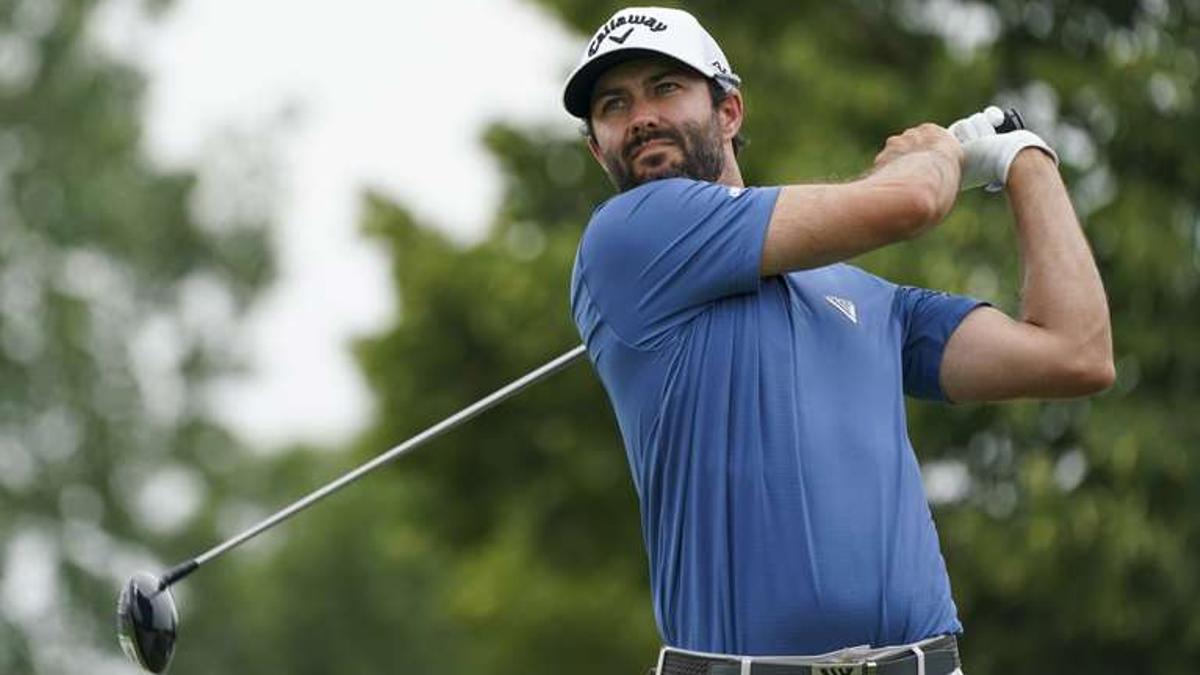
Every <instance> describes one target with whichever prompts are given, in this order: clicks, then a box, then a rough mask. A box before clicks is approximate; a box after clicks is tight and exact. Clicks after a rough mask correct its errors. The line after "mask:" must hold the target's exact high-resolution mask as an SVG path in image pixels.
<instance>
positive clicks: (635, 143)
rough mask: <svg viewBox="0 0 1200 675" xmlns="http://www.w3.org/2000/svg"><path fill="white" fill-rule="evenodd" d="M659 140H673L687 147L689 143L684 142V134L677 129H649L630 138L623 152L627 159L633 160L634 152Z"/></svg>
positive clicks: (682, 146)
mask: <svg viewBox="0 0 1200 675" xmlns="http://www.w3.org/2000/svg"><path fill="white" fill-rule="evenodd" d="M657 140H667V141H671V142H672V143H674V144H675V145H676V146H678V147H680V148H686V147H687V145H686V144H685V143H684V139H683V134H681V133H679V132H678V131H675V130H674V129H657V130H654V131H647V132H645V133H641V134H637V135H636V136H634V137H633V138H631V139H629V142H628V143H626V144H625V150H624V152H623V153H622V154H623V155H624V156H625V159H626V160H631V159H633V156H634V154H636V153H637V151H638V150H640V149H641V148H642V146H643V145H645V144H647V143H649V142H651V141H657Z"/></svg>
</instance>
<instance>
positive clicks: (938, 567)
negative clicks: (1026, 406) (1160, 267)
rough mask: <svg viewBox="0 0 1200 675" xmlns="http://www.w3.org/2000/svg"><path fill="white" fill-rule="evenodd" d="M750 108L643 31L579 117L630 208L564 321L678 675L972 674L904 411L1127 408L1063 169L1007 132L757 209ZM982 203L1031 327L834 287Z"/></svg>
mask: <svg viewBox="0 0 1200 675" xmlns="http://www.w3.org/2000/svg"><path fill="white" fill-rule="evenodd" d="M739 83H740V80H739V78H738V77H737V76H736V75H735V74H734V72H733V70H732V68H731V67H730V66H729V62H728V60H727V59H726V58H725V55H724V54H723V53H722V52H721V49H720V47H719V46H717V43H716V42H715V41H714V40H713V38H712V37H711V36H710V35H709V34H708V33H707V31H705V30H704V28H703V27H701V26H700V24H699V23H698V22H697V21H696V20H695V18H694V17H692V16H691V15H689V14H687V13H686V12H683V11H679V10H670V9H660V8H629V9H625V10H622V11H620V12H617V14H615V15H614V16H613V18H612V19H610V20H609V21H608V22H607V23H605V24H604V25H603V26H602V27H601V28H600V29H599V30H598V31H597V33H596V34H595V36H594V37H593V38H592V39H591V40H590V41H589V43H588V45H587V47H586V49H585V52H584V55H583V57H582V58H581V60H580V64H579V67H578V68H577V69H576V70H575V72H573V73H572V74H571V76H570V78H569V79H568V81H567V83H566V87H565V91H564V97H563V99H564V105H565V107H566V108H567V110H568V112H570V113H571V114H573V115H575V116H576V117H579V118H580V119H582V120H584V122H585V123H586V125H587V142H588V147H589V148H590V150H591V152H592V154H593V156H594V157H595V158H596V161H598V162H599V163H600V165H601V166H602V167H603V168H604V169H605V171H606V172H607V173H608V175H609V176H610V178H611V179H612V181H613V183H614V184H615V185H616V187H617V188H618V190H619V191H620V194H618V195H617V196H616V197H614V198H612V199H610V200H609V201H607V202H605V203H604V204H602V205H601V206H600V207H598V208H597V209H596V211H595V213H594V214H593V216H592V219H591V222H590V223H589V224H588V227H587V229H586V231H585V232H584V235H583V238H582V241H581V242H580V246H579V251H578V255H577V258H576V262H575V269H574V274H573V278H572V285H571V294H572V295H571V303H572V304H571V306H572V312H573V315H574V318H575V321H576V324H577V325H578V328H579V331H580V333H581V335H582V336H583V338H584V340H585V342H586V344H587V347H588V352H589V355H590V357H591V359H592V361H593V363H594V365H595V367H596V369H597V371H598V373H599V374H600V377H601V380H602V381H603V383H604V386H605V388H606V390H607V392H608V395H609V398H610V401H611V403H612V405H613V408H614V410H615V412H616V417H617V421H618V424H619V426H620V430H621V434H622V437H623V440H624V443H625V447H626V451H627V454H628V459H629V464H630V468H631V470H632V474H633V479H634V484H635V486H636V489H637V493H638V496H639V499H640V502H641V514H642V528H643V534H644V537H645V543H646V548H647V553H648V556H649V563H650V581H651V586H652V591H653V600H654V610H655V618H656V620H657V622H658V626H659V629H660V632H661V634H662V637H663V641H664V643H665V644H666V645H667V647H668V649H665V650H664V653H663V655H662V656H660V662H659V670H660V672H664V673H666V672H697V673H705V672H707V673H712V674H714V675H715V674H716V673H754V672H767V671H768V669H770V668H778V667H779V666H778V664H775V665H768V666H763V665H760V664H759V661H758V660H755V659H752V658H749V657H748V656H747V655H775V656H779V655H814V654H821V653H825V652H830V651H834V650H843V651H840V652H838V654H835V655H833V656H824V657H822V659H824V661H830V660H839V661H843V660H845V661H848V662H849V663H852V664H853V663H860V664H865V663H866V662H868V661H870V662H875V663H877V664H879V666H880V667H881V668H884V664H888V665H887V666H886V668H884V669H882V670H878V671H876V672H889V673H908V672H912V673H922V675H924V674H926V673H927V674H928V675H947V674H948V673H951V672H957V668H958V658H957V651H956V649H955V644H954V637H953V636H954V635H956V634H957V633H959V632H961V630H962V626H961V624H960V623H959V621H958V617H957V614H956V609H955V606H954V602H953V600H952V598H951V594H950V584H949V579H948V577H947V574H946V568H945V563H944V562H943V559H942V557H941V553H940V550H939V546H938V540H937V533H936V531H935V529H934V525H933V521H932V518H931V515H930V511H929V508H928V506H927V504H926V502H925V497H924V492H923V489H922V484H921V476H920V471H919V467H918V465H917V462H916V459H915V456H914V454H913V450H912V447H911V445H910V443H909V439H908V435H907V431H906V427H905V412H904V398H903V397H904V394H908V395H911V396H916V397H920V398H926V399H933V400H943V401H953V402H962V401H987V400H1002V399H1011V398H1017V397H1071V396H1081V395H1085V394H1089V393H1093V392H1097V391H1100V390H1103V389H1105V388H1107V387H1108V386H1109V385H1110V384H1111V382H1112V380H1113V377H1114V369H1113V364H1112V346H1111V335H1110V328H1109V321H1108V309H1107V305H1106V300H1105V296H1104V290H1103V287H1102V285H1101V281H1100V278H1099V274H1098V273H1097V270H1096V267H1095V264H1094V262H1093V260H1092V257H1091V254H1090V252H1089V250H1088V246H1087V242H1086V240H1085V239H1084V237H1083V235H1082V232H1081V230H1080V227H1079V225H1078V223H1077V220H1076V217H1075V215H1074V211H1073V209H1072V207H1071V204H1070V201H1069V199H1068V196H1067V192H1066V190H1065V188H1064V186H1063V183H1062V181H1061V179H1060V177H1059V174H1058V170H1057V164H1056V162H1057V160H1056V158H1055V156H1054V154H1053V152H1052V151H1051V150H1050V148H1049V147H1047V146H1046V144H1045V143H1044V142H1043V141H1042V140H1041V139H1040V138H1038V137H1037V136H1035V135H1034V134H1032V133H1030V132H1028V131H1019V132H1014V133H1011V134H996V132H995V130H994V128H993V125H994V124H996V123H997V122H998V121H999V119H997V118H996V117H995V116H996V115H1000V116H1001V117H1002V116H1003V115H1002V113H1000V112H999V111H998V110H996V109H994V108H992V109H989V110H987V111H984V112H983V113H978V114H976V115H973V116H971V117H969V118H967V119H965V120H962V121H960V122H958V123H956V124H955V125H953V130H954V134H953V135H952V134H951V133H950V132H948V131H947V130H946V129H943V128H941V127H939V126H936V125H933V124H923V125H921V126H918V127H915V128H913V129H908V130H907V131H905V132H904V133H902V134H900V135H898V136H893V137H892V138H889V139H888V140H887V143H886V145H885V146H884V149H883V151H882V152H880V153H879V155H878V156H877V157H876V159H875V166H874V169H873V171H872V172H871V173H870V174H869V175H868V176H866V177H865V178H862V179H859V180H855V181H852V182H848V183H842V184H831V185H785V186H780V187H769V188H755V187H749V188H748V187H745V186H744V185H743V182H742V177H741V173H740V171H739V169H738V164H737V153H738V150H739V146H740V137H739V136H738V132H739V129H740V127H741V124H742V120H743V113H744V111H743V101H742V97H741V94H740V92H739V91H738V89H737V87H738V85H739ZM956 136H957V138H956ZM983 184H990V185H991V186H992V188H993V189H1004V190H1005V191H1006V192H1007V194H1008V198H1009V201H1010V203H1011V206H1012V210H1013V213H1014V219H1015V223H1016V232H1017V237H1018V240H1019V245H1020V252H1021V259H1022V263H1023V272H1024V273H1023V278H1022V283H1023V285H1022V298H1023V307H1022V316H1021V317H1020V319H1019V320H1014V319H1011V318H1009V317H1008V316H1006V315H1005V314H1003V313H1002V312H1000V311H998V310H996V309H994V308H992V307H990V306H987V305H986V304H984V303H981V302H979V301H976V300H972V299H970V298H965V297H962V296H957V295H951V294H946V293H940V292H934V291H929V290H924V289H919V288H911V287H903V286H897V285H895V284H892V283H890V282H888V281H885V280H883V279H880V278H878V277H875V276H873V275H870V274H868V273H866V272H864V271H861V270H859V269H857V268H854V267H851V266H849V265H846V264H843V263H842V262H841V261H844V260H846V259H849V258H852V257H854V256H856V255H858V254H861V253H865V252H867V251H870V250H873V249H875V248H879V247H881V246H885V245H887V244H890V243H893V242H897V241H901V240H905V239H910V238H912V237H915V236H917V235H919V234H920V233H922V232H924V231H925V230H927V229H928V228H931V227H933V226H935V225H936V224H937V223H939V222H940V221H941V220H942V219H943V218H944V217H945V215H946V214H947V213H948V212H949V211H950V209H951V208H952V207H953V205H954V201H955V198H956V196H957V194H958V192H959V190H960V188H964V187H969V186H978V185H983ZM858 645H870V646H871V647H872V649H862V648H860V649H857V650H855V649H850V650H848V651H846V650H847V648H852V647H854V646H858ZM897 645H899V646H901V648H899V649H885V647H888V646H897ZM822 659H818V660H819V661H820V660H822ZM793 662H794V663H802V662H806V661H805V660H804V659H798V660H793ZM793 668H795V666H793ZM887 668H893V669H892V670H888V669H887ZM894 668H899V670H895V669H894ZM769 672H772V673H777V674H782V673H785V672H794V673H797V674H799V673H807V672H823V671H820V670H819V669H814V670H812V671H809V670H803V669H801V670H787V671H784V670H769ZM828 672H835V671H828ZM842 672H856V671H842Z"/></svg>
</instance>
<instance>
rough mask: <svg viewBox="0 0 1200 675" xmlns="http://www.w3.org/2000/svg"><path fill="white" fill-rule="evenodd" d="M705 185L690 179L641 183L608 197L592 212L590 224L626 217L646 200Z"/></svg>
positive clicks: (667, 179) (677, 193)
mask: <svg viewBox="0 0 1200 675" xmlns="http://www.w3.org/2000/svg"><path fill="white" fill-rule="evenodd" d="M701 185H707V183H703V182H702V181H697V180H693V179H691V178H662V179H660V180H652V181H650V182H648V183H643V184H641V185H639V186H637V187H635V188H632V189H630V190H626V191H624V192H621V193H618V194H615V195H613V196H612V197H609V198H608V199H606V200H604V201H603V202H601V203H600V205H599V206H597V207H596V208H595V210H594V211H592V222H596V221H597V220H607V219H611V218H614V217H627V216H628V215H629V214H630V213H632V212H634V211H636V210H637V208H638V207H639V206H642V205H644V204H645V203H646V202H647V200H652V199H656V198H658V197H667V198H670V197H672V196H678V195H680V194H682V193H683V192H685V191H687V190H688V189H690V188H694V187H696V186H701Z"/></svg>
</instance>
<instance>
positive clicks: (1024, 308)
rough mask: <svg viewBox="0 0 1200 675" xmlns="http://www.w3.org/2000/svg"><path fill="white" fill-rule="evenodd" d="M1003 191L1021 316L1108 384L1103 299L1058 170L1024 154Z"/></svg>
mask: <svg viewBox="0 0 1200 675" xmlns="http://www.w3.org/2000/svg"><path fill="white" fill-rule="evenodd" d="M1007 189H1008V195H1009V202H1010V204H1011V205H1012V209H1013V214H1014V215H1015V217H1016V230H1017V237H1018V239H1019V243H1020V251H1021V263H1022V275H1021V276H1022V278H1021V298H1022V304H1021V319H1022V320H1023V321H1025V322H1026V323H1029V324H1032V325H1035V326H1038V327H1040V328H1042V329H1044V330H1046V331H1048V332H1049V333H1050V334H1051V335H1053V336H1054V337H1055V341H1056V343H1058V344H1059V346H1060V347H1061V349H1062V356H1063V358H1064V359H1068V360H1069V361H1070V362H1071V363H1072V364H1075V365H1077V367H1078V368H1079V370H1080V371H1081V372H1083V373H1088V374H1091V375H1093V376H1095V377H1098V378H1100V379H1105V378H1107V379H1111V371H1112V329H1111V327H1110V324H1109V316H1108V301H1107V299H1106V297H1105V294H1104V285H1103V283H1102V282H1101V280H1100V273H1099V271H1098V270H1097V269H1096V263H1095V260H1094V259H1093V258H1092V253H1091V250H1090V248H1089V247H1088V243H1087V240H1086V238H1085V237H1084V235H1083V230H1082V229H1081V228H1080V226H1079V221H1078V219H1077V217H1076V215H1075V209H1074V208H1073V207H1072V205H1071V201H1070V198H1069V196H1068V194H1067V190H1066V187H1065V186H1064V185H1063V182H1062V178H1061V177H1060V176H1059V173H1058V167H1057V166H1055V164H1054V162H1053V161H1052V160H1051V159H1050V158H1049V157H1048V156H1047V155H1046V154H1045V153H1043V152H1041V151H1039V150H1036V149H1027V150H1024V151H1022V152H1021V153H1020V154H1019V155H1017V158H1016V160H1015V161H1014V162H1013V165H1012V169H1011V173H1010V175H1009V180H1008V186H1007Z"/></svg>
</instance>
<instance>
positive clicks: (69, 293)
mask: <svg viewBox="0 0 1200 675" xmlns="http://www.w3.org/2000/svg"><path fill="white" fill-rule="evenodd" d="M99 4H100V3H97V2H94V1H91V0H61V1H55V2H50V1H48V0H19V1H6V2H2V3H0V582H2V583H0V672H4V673H40V674H43V675H46V674H54V675H57V674H58V673H80V672H112V669H113V668H118V667H119V668H120V669H122V670H124V669H125V668H126V666H125V665H123V664H122V663H121V662H122V661H123V659H122V657H120V656H119V655H118V650H117V649H116V640H115V637H114V631H113V609H114V606H115V599H116V592H117V589H118V588H119V587H120V585H121V584H122V583H123V582H124V580H125V579H126V578H127V577H128V575H129V574H130V573H131V572H132V571H133V570H134V569H136V568H139V567H147V568H153V567H155V566H156V565H157V564H158V563H159V562H161V561H156V560H154V559H152V557H151V555H150V554H149V553H148V552H147V549H148V547H147V546H143V545H141V544H138V543H137V542H140V541H146V540H147V539H151V538H152V539H153V540H154V541H156V542H158V543H156V544H155V546H154V548H155V550H162V551H176V552H180V554H182V553H181V551H182V550H186V549H187V548H190V547H191V546H194V545H195V544H194V541H193V538H195V537H196V535H197V534H198V532H193V530H203V533H202V534H205V535H206V538H207V537H211V529H205V528H203V527H202V523H203V519H200V520H199V521H196V522H195V523H193V520H194V518H193V517H194V516H196V515H198V514H199V513H200V512H202V511H203V507H204V505H205V501H206V496H207V495H208V494H209V493H210V492H211V491H215V490H216V489H217V488H215V487H212V486H210V484H209V482H208V479H209V477H213V476H219V475H220V474H221V472H222V471H223V470H226V469H227V468H228V467H229V466H230V465H231V461H232V460H233V458H234V457H235V456H236V452H235V451H236V450H237V446H236V443H234V442H233V441H232V439H230V438H229V436H228V435H227V434H226V433H224V432H222V431H221V430H220V429H218V428H217V427H216V426H215V425H214V424H213V423H212V422H211V421H209V419H208V416H207V410H206V405H205V398H204V395H205V389H204V387H205V386H206V385H207V384H208V383H209V382H210V381H211V379H212V378H213V377H215V376H217V375H220V374H223V373H229V372H230V368H231V367H232V366H233V365H234V362H235V359H234V356H235V355H234V353H233V351H232V350H231V346H230V344H229V331H230V328H231V327H232V325H233V323H234V321H235V320H236V319H237V318H238V317H239V316H240V315H241V314H242V312H243V311H244V310H245V309H246V307H247V305H248V304H249V302H250V301H251V300H252V299H253V298H254V297H255V294H256V293H257V292H258V289H259V288H261V287H262V285H263V284H264V283H265V282H266V281H267V280H268V279H269V278H270V275H271V271H272V263H271V256H270V254H269V252H268V249H267V243H266V239H265V236H264V227H263V225H264V224H263V222H262V221H261V220H258V219H255V218H242V217H241V216H243V215H246V214H245V213H243V212H241V211H238V210H237V209H232V210H231V209H225V211H224V213H225V216H227V217H225V218H222V219H220V220H219V221H218V220H216V219H213V220H209V221H205V222H198V220H197V218H195V217H194V216H193V215H192V211H191V210H190V203H191V202H192V201H194V200H195V199H196V192H197V188H198V187H199V183H198V178H197V177H196V176H194V175H191V174H188V173H180V172H170V171H164V170H162V169H160V168H158V167H156V166H154V165H152V164H151V162H150V161H149V160H148V159H147V158H146V157H145V156H144V155H143V153H142V148H141V130H140V128H139V124H140V110H139V106H140V104H141V100H142V91H143V82H142V79H141V77H140V76H139V75H138V74H136V73H135V72H133V71H132V70H131V69H130V68H129V67H128V66H126V65H123V64H121V63H118V62H116V61H114V59H113V58H111V57H110V56H109V55H108V54H107V52H105V51H104V50H102V49H100V48H98V46H97V43H96V41H95V40H94V39H92V38H93V37H94V36H92V35H91V34H90V33H89V30H90V26H91V23H90V22H91V18H92V15H93V13H94V12H95V11H96V10H97V6H98V5H99ZM230 197H231V198H232V197H234V195H231V196H230ZM244 206H246V208H248V209H250V211H253V209H252V208H251V207H252V206H253V205H252V204H245V205H244ZM223 467H224V468H223ZM189 524H193V525H194V527H192V528H191V529H188V525H189ZM189 533H190V534H189Z"/></svg>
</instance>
